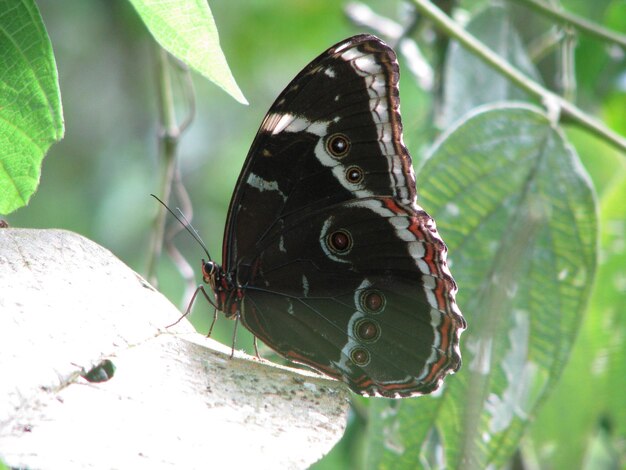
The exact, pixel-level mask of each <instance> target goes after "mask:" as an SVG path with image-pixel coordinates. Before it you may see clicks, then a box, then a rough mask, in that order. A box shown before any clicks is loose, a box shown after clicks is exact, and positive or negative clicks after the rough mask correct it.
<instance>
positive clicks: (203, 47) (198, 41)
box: [130, 0, 248, 104]
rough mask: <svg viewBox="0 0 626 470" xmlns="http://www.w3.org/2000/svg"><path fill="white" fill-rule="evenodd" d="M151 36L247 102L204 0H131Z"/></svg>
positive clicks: (234, 95)
mask: <svg viewBox="0 0 626 470" xmlns="http://www.w3.org/2000/svg"><path fill="white" fill-rule="evenodd" d="M130 2H131V3H132V4H133V6H134V7H135V10H137V13H139V16H141V19H142V20H143V22H144V23H145V24H146V26H147V27H148V29H149V30H150V32H151V33H152V35H153V36H154V38H155V39H156V40H157V41H158V43H159V44H160V45H161V46H162V47H163V48H164V49H165V50H167V51H168V52H170V53H171V54H173V55H174V56H176V57H178V58H179V59H180V60H182V61H183V62H184V63H186V64H187V65H189V66H190V67H191V68H193V69H195V70H196V71H198V72H200V73H201V74H202V75H204V76H205V77H206V78H208V79H209V80H211V81H212V82H213V83H215V84H216V85H218V86H219V87H221V88H222V89H223V90H224V91H226V93H228V94H229V95H231V96H232V97H233V98H235V99H236V100H237V101H239V102H240V103H243V104H248V102H247V101H246V99H245V98H244V96H243V93H241V90H240V89H239V86H237V83H236V82H235V79H234V77H233V75H232V73H231V71H230V69H229V68H228V63H227V62H226V57H225V56H224V53H223V52H222V48H221V47H220V39H219V36H218V33H217V26H216V25H215V21H214V20H213V15H212V14H211V10H210V8H209V4H208V3H207V1H206V0H176V1H164V0H130Z"/></svg>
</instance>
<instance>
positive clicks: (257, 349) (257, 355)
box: [254, 336, 261, 359]
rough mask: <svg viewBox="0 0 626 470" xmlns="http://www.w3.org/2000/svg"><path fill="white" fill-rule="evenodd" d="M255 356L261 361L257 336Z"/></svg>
mask: <svg viewBox="0 0 626 470" xmlns="http://www.w3.org/2000/svg"><path fill="white" fill-rule="evenodd" d="M254 354H256V357H257V359H261V356H260V355H259V344H258V339H257V337H256V336H255V337H254Z"/></svg>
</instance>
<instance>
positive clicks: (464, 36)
mask: <svg viewBox="0 0 626 470" xmlns="http://www.w3.org/2000/svg"><path fill="white" fill-rule="evenodd" d="M412 2H413V4H414V5H415V6H416V7H417V8H418V9H419V10H420V11H421V12H422V13H423V14H424V15H426V16H427V17H428V18H430V19H431V20H432V21H433V22H434V23H435V24H436V25H437V27H438V28H439V29H441V31H443V32H444V33H446V34H448V35H449V36H450V37H452V38H454V39H455V40H457V41H458V42H459V43H460V44H461V45H462V46H463V47H465V48H466V49H468V50H469V51H471V52H472V53H474V54H476V56H477V57H479V58H480V59H482V60H483V61H484V62H485V63H486V64H488V65H489V66H491V67H492V68H494V69H495V70H496V71H497V72H499V73H501V74H502V75H504V76H505V77H507V78H508V79H509V80H511V82H513V83H515V84H516V85H517V86H519V87H520V88H521V89H523V90H525V91H526V92H527V93H529V94H530V95H532V96H535V97H537V98H538V99H540V100H541V102H542V103H543V104H544V106H546V107H547V108H548V111H549V112H550V113H552V111H554V109H555V108H556V109H557V110H558V111H559V113H558V114H557V115H560V117H561V119H562V120H563V121H565V122H568V121H569V122H572V123H574V124H577V125H579V126H580V127H582V128H584V129H587V130H588V131H589V132H591V133H592V134H594V135H596V136H598V137H600V138H602V139H604V140H605V141H607V142H609V143H611V144H612V145H614V146H615V147H617V148H618V149H620V150H622V151H626V138H624V137H623V136H621V135H619V134H617V133H616V132H614V131H612V130H611V129H609V128H608V127H607V126H606V125H604V123H602V122H601V121H599V120H597V119H595V118H593V117H591V116H590V115H588V114H587V113H585V112H584V111H582V110H581V109H580V108H578V107H577V106H576V105H574V104H572V103H570V102H569V101H567V100H565V99H563V98H562V97H561V96H559V95H557V94H555V93H553V92H552V91H550V90H548V89H546V88H544V87H542V86H541V85H539V84H538V83H537V82H535V81H534V80H531V79H530V78H528V77H527V76H525V75H524V74H523V73H521V72H520V71H519V70H517V69H516V68H515V67H513V66H512V65H511V64H509V63H508V62H507V61H505V60H504V59H502V58H501V57H500V56H499V55H497V54H496V53H495V52H493V51H492V50H491V49H489V48H488V47H487V46H485V45H484V44H483V43H482V42H480V41H479V40H478V39H476V38H475V37H474V36H472V35H471V34H469V33H468V32H467V31H465V30H464V29H463V28H462V27H460V26H459V25H458V24H457V23H456V22H455V21H453V20H452V19H451V18H450V17H449V16H447V15H446V14H444V13H443V12H442V11H441V10H439V9H438V8H437V7H436V6H435V5H433V4H432V3H431V2H430V1H428V0H412Z"/></svg>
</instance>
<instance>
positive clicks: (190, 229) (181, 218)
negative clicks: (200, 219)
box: [150, 194, 213, 261]
mask: <svg viewBox="0 0 626 470" xmlns="http://www.w3.org/2000/svg"><path fill="white" fill-rule="evenodd" d="M150 196H152V197H153V198H154V199H156V200H157V201H159V202H160V203H161V205H162V206H163V207H165V208H166V209H167V211H168V212H169V213H170V214H172V215H173V216H174V218H175V219H176V220H178V222H180V224H181V225H182V226H183V227H184V228H185V230H187V232H189V234H190V235H191V236H192V237H193V238H194V240H195V241H197V242H198V243H199V244H200V246H201V247H202V249H203V250H204V252H205V253H206V255H207V259H208V260H209V261H213V260H212V259H211V255H210V254H209V250H208V248H207V247H206V245H205V244H204V242H203V241H202V238H200V235H199V234H198V231H197V230H196V229H195V228H193V225H191V222H189V220H187V217H185V214H183V213H182V212H181V210H180V209H178V213H179V214H180V215H178V214H176V213H175V212H174V211H173V210H172V209H170V208H169V207H168V206H167V204H165V203H164V202H163V201H161V200H160V199H159V198H158V197H157V196H155V195H154V194H150Z"/></svg>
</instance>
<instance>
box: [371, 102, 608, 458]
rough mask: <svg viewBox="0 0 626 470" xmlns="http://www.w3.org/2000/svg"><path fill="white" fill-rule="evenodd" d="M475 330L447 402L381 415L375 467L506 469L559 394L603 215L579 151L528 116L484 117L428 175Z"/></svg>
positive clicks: (442, 150)
mask: <svg viewBox="0 0 626 470" xmlns="http://www.w3.org/2000/svg"><path fill="white" fill-rule="evenodd" d="M417 188H418V191H419V192H420V194H421V204H422V205H423V207H425V208H426V210H427V211H428V212H430V213H431V214H432V215H434V216H435V219H436V221H437V226H438V227H439V230H440V233H441V235H442V237H443V239H444V240H445V241H446V243H447V245H448V248H449V253H450V265H451V270H452V273H453V275H454V276H455V278H456V280H457V282H458V285H459V295H458V303H459V306H460V308H461V310H462V311H463V313H464V315H465V317H466V318H467V321H468V325H469V326H468V330H467V331H466V332H465V333H464V334H463V336H462V338H461V343H462V344H461V346H462V352H463V367H462V368H461V370H460V371H459V373H458V374H456V375H455V376H452V377H448V379H447V380H446V381H445V383H444V386H443V389H442V391H441V392H440V393H439V394H438V395H437V396H427V397H421V398H417V399H412V400H402V401H400V402H395V403H391V404H389V403H387V402H384V401H377V402H376V403H374V404H373V406H371V407H370V423H371V425H370V429H369V431H370V432H369V434H368V437H369V439H370V442H369V446H368V447H369V448H370V457H372V459H370V462H372V464H371V466H372V468H375V467H378V466H380V467H382V468H386V467H391V466H392V465H393V462H395V461H397V460H398V459H400V460H402V461H407V462H411V465H410V466H407V468H415V467H416V466H421V467H422V468H427V467H429V466H430V467H432V468H439V467H442V468H443V467H445V468H451V469H454V468H487V467H489V466H492V467H493V468H498V467H500V466H502V465H503V464H504V463H505V462H507V460H508V459H509V458H510V457H511V455H512V454H513V452H514V451H515V450H516V449H517V447H518V445H519V439H520V437H521V435H522V432H523V430H524V428H525V427H526V425H527V424H528V422H529V420H530V419H531V417H532V416H533V415H534V414H535V413H536V412H537V410H538V407H539V405H540V404H541V403H542V401H543V399H544V398H545V397H546V396H547V395H548V394H549V392H551V391H552V389H553V388H554V385H555V382H556V381H557V379H558V377H559V375H560V373H561V371H562V369H563V367H564V366H565V363H566V361H567V358H568V355H569V353H570V350H571V348H572V343H573V341H574V339H575V337H576V333H577V331H578V328H579V325H580V324H581V321H582V316H583V311H584V308H585V305H586V301H587V298H588V296H589V291H590V286H591V284H592V281H593V275H594V270H595V263H596V232H597V223H596V207H595V198H594V193H593V190H592V188H591V185H590V182H589V178H588V176H587V175H586V173H584V171H583V169H582V166H581V165H580V162H579V160H578V156H577V155H576V153H575V152H574V150H573V149H572V148H571V147H570V146H569V145H568V144H567V142H566V141H565V140H564V137H563V135H562V133H561V132H560V131H559V130H558V129H555V128H554V127H553V126H552V125H551V123H550V121H549V120H548V118H547V116H546V115H545V114H544V113H543V112H541V111H540V110H538V109H535V108H531V107H530V106H528V107H527V106H520V105H518V106H514V105H501V106H498V107H495V106H484V107H483V108H481V109H480V110H477V112H476V113H474V114H473V115H472V116H471V117H470V118H469V119H468V120H467V121H465V122H463V123H461V124H460V125H459V126H458V127H456V128H455V129H453V130H452V131H451V132H450V133H448V134H447V135H446V136H444V138H442V139H441V141H440V142H439V144H438V145H436V147H435V148H434V150H433V152H432V155H431V157H430V158H429V159H428V160H427V161H426V162H425V164H424V166H423V168H422V169H421V171H420V172H419V175H418V179H417Z"/></svg>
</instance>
